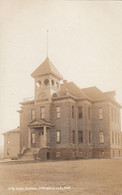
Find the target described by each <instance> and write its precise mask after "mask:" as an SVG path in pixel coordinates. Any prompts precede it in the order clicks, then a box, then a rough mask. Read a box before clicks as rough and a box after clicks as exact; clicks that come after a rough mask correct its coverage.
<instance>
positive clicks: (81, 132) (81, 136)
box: [78, 131, 83, 144]
mask: <svg viewBox="0 0 122 195" xmlns="http://www.w3.org/2000/svg"><path fill="white" fill-rule="evenodd" d="M80 134H81V135H80ZM78 143H79V144H80V143H83V131H78Z"/></svg>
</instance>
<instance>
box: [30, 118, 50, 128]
mask: <svg viewBox="0 0 122 195" xmlns="http://www.w3.org/2000/svg"><path fill="white" fill-rule="evenodd" d="M45 125H46V126H48V127H51V126H53V124H51V123H50V122H49V121H46V120H42V119H40V118H38V119H34V120H32V121H30V123H29V124H28V126H29V127H43V126H45Z"/></svg>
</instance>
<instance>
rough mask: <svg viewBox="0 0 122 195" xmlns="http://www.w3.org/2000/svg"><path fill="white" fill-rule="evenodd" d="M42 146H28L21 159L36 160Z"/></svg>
mask: <svg viewBox="0 0 122 195" xmlns="http://www.w3.org/2000/svg"><path fill="white" fill-rule="evenodd" d="M39 150H40V148H27V149H25V150H24V152H23V155H22V156H21V160H36V158H37V156H38V152H39Z"/></svg>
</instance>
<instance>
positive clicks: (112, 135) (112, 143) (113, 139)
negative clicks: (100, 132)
mask: <svg viewBox="0 0 122 195" xmlns="http://www.w3.org/2000/svg"><path fill="white" fill-rule="evenodd" d="M112 144H114V132H113V131H112Z"/></svg>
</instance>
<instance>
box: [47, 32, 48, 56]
mask: <svg viewBox="0 0 122 195" xmlns="http://www.w3.org/2000/svg"><path fill="white" fill-rule="evenodd" d="M47 57H48V30H47Z"/></svg>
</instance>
